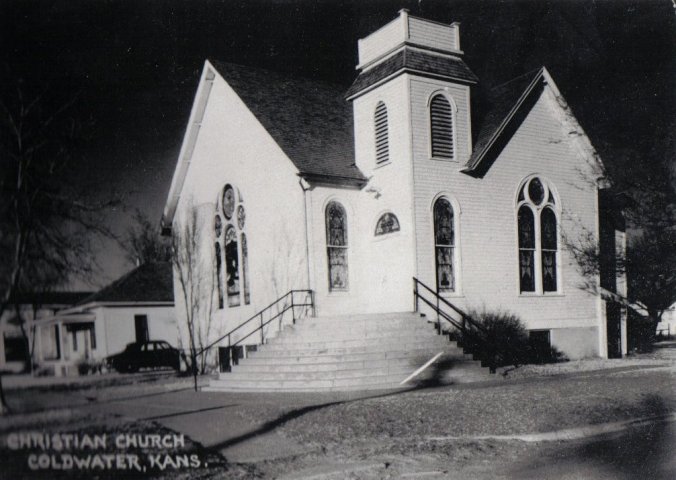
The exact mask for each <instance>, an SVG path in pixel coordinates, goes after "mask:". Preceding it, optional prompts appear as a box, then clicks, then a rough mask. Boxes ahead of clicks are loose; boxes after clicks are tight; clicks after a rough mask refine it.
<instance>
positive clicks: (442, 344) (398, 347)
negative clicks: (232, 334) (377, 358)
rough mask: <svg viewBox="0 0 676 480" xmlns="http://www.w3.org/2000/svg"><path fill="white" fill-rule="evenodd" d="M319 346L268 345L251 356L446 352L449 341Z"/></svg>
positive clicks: (427, 340) (428, 340)
mask: <svg viewBox="0 0 676 480" xmlns="http://www.w3.org/2000/svg"><path fill="white" fill-rule="evenodd" d="M339 345H340V344H337V345H336V346H331V347H328V346H317V344H310V345H308V346H304V347H303V348H300V347H299V346H294V347H293V348H288V347H286V346H285V345H275V344H267V345H264V346H263V347H259V349H258V351H257V352H254V353H252V354H251V357H250V358H255V357H268V358H270V357H289V356H308V355H312V356H316V355H354V354H358V353H377V352H397V351H409V350H436V351H439V350H444V349H446V348H447V347H448V346H449V342H448V341H436V340H430V339H424V340H421V341H418V342H406V343H404V342H382V343H377V344H376V345H369V344H364V343H362V344H358V345H349V346H339Z"/></svg>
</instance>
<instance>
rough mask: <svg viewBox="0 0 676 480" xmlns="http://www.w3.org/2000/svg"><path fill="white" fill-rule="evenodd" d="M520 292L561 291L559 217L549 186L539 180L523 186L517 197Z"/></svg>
mask: <svg viewBox="0 0 676 480" xmlns="http://www.w3.org/2000/svg"><path fill="white" fill-rule="evenodd" d="M517 209H518V210H517V224H518V225H517V229H518V232H519V291H520V292H533V293H547V292H556V291H558V268H557V265H558V264H559V258H558V256H559V247H558V226H557V225H558V217H557V213H556V212H557V211H556V201H555V200H554V193H553V192H552V189H551V188H550V186H549V185H548V184H547V182H545V181H544V180H542V179H541V178H539V177H533V178H531V179H529V180H528V181H527V182H525V183H524V184H523V186H522V187H521V189H520V190H519V195H518V197H517Z"/></svg>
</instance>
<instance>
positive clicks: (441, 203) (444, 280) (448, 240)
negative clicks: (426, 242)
mask: <svg viewBox="0 0 676 480" xmlns="http://www.w3.org/2000/svg"><path fill="white" fill-rule="evenodd" d="M434 253H435V261H436V270H437V291H439V292H454V291H455V262H454V258H455V220H454V215H453V207H452V206H451V202H449V201H448V200H447V199H446V198H440V199H439V200H437V201H436V202H435V203H434Z"/></svg>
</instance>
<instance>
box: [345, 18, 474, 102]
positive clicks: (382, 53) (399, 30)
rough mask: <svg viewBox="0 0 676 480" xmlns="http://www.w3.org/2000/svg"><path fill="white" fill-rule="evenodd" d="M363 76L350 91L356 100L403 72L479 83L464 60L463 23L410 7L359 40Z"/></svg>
mask: <svg viewBox="0 0 676 480" xmlns="http://www.w3.org/2000/svg"><path fill="white" fill-rule="evenodd" d="M358 49H359V64H358V65H357V70H359V71H360V74H359V76H358V77H357V79H356V80H355V82H354V83H353V84H352V86H351V87H350V89H349V90H348V92H347V98H348V99H350V100H352V99H354V98H355V97H357V96H359V95H362V94H364V93H365V92H367V91H369V90H370V89H372V88H375V87H376V86H377V85H379V84H380V83H382V82H384V81H387V80H389V79H391V78H394V77H395V76H397V75H398V74H400V73H403V72H406V71H407V72H410V73H414V74H419V75H422V76H429V77H432V78H439V79H444V80H450V81H454V82H458V83H463V84H474V83H477V81H478V79H477V77H476V75H474V73H472V71H471V70H470V69H469V67H467V65H465V63H464V62H463V61H462V58H461V57H462V54H463V52H462V50H461V49H460V24H458V23H451V24H450V25H447V24H444V23H440V22H435V21H433V20H426V19H422V18H417V17H414V16H411V15H409V13H408V10H406V9H402V10H400V11H399V16H398V17H397V18H395V19H394V20H392V21H391V22H390V23H388V24H387V25H385V26H383V27H381V28H380V29H378V30H376V31H375V32H373V33H372V34H370V35H369V36H367V37H366V38H362V39H360V40H359V43H358Z"/></svg>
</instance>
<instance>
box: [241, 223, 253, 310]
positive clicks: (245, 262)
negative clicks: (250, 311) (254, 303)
mask: <svg viewBox="0 0 676 480" xmlns="http://www.w3.org/2000/svg"><path fill="white" fill-rule="evenodd" d="M240 238H241V239H242V283H243V284H244V303H245V304H246V305H249V303H251V294H250V293H249V246H248V245H247V243H246V234H245V233H242V235H241V236H240Z"/></svg>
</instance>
